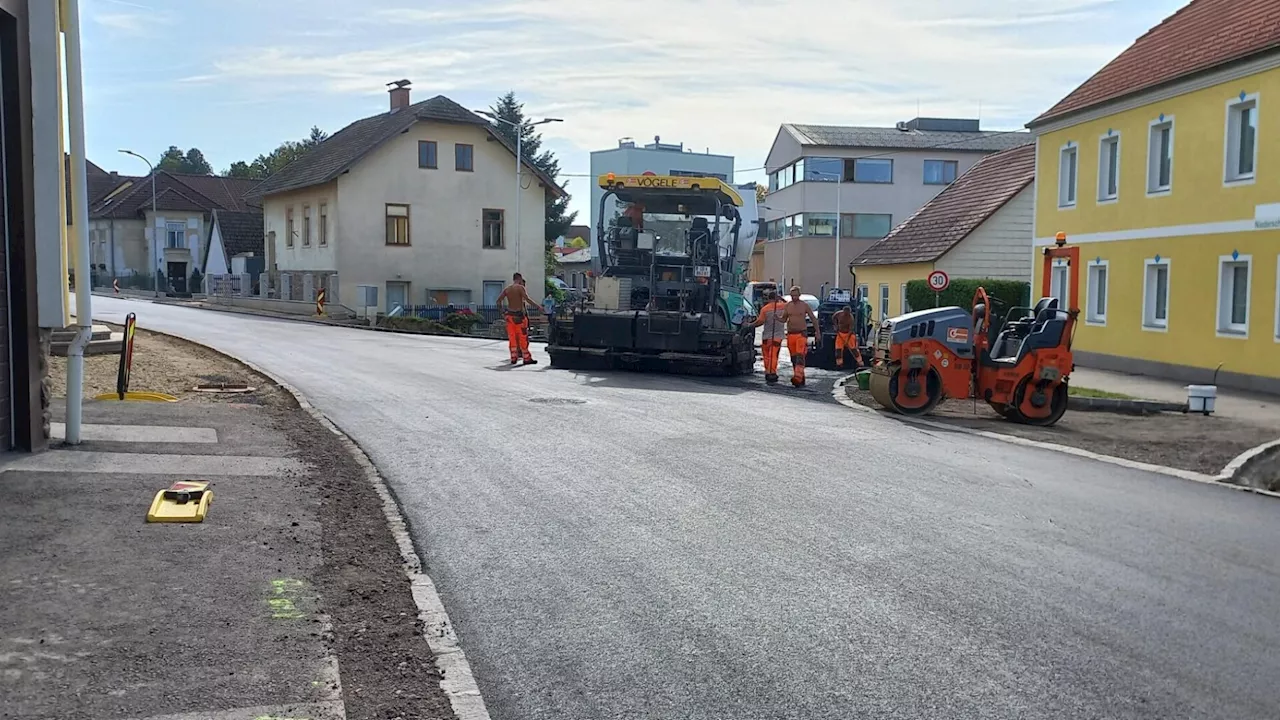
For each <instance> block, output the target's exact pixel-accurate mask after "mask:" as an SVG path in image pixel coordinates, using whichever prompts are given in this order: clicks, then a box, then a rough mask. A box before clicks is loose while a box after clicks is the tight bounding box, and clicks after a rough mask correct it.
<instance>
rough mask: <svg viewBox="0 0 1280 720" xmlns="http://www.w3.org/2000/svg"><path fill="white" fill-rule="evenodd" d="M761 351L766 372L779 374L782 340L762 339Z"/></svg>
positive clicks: (766, 373) (774, 374)
mask: <svg viewBox="0 0 1280 720" xmlns="http://www.w3.org/2000/svg"><path fill="white" fill-rule="evenodd" d="M760 352H761V353H762V354H763V355H764V374H765V375H766V376H768V375H773V376H777V374H778V354H779V353H781V352H782V340H780V339H773V340H771V339H769V338H765V339H764V340H761V341H760Z"/></svg>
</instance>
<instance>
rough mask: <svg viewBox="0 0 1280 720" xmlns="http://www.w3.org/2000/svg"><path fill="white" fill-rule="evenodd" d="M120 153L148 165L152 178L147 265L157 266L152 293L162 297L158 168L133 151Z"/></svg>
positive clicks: (152, 281) (152, 279)
mask: <svg viewBox="0 0 1280 720" xmlns="http://www.w3.org/2000/svg"><path fill="white" fill-rule="evenodd" d="M120 152H122V153H124V154H125V155H132V156H134V157H136V158H138V159H139V160H141V161H142V162H144V163H146V164H147V170H148V174H149V175H150V176H151V222H150V225H151V259H150V260H148V261H147V263H148V264H151V265H155V266H156V267H155V268H154V270H155V272H153V273H152V274H151V291H152V294H153V295H154V296H155V297H160V266H159V264H158V258H157V257H156V256H157V254H158V253H157V252H156V249H157V247H158V246H159V241H158V240H157V239H156V217H157V215H156V168H155V166H154V165H152V164H151V161H150V160H148V159H146V158H145V157H143V156H142V155H139V154H138V153H136V152H134V151H132V150H121V151H120ZM113 262H114V260H113Z"/></svg>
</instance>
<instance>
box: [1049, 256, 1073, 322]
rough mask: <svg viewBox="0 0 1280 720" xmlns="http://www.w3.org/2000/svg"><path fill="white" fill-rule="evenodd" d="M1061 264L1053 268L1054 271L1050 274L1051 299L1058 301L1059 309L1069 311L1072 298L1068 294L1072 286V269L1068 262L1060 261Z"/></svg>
mask: <svg viewBox="0 0 1280 720" xmlns="http://www.w3.org/2000/svg"><path fill="white" fill-rule="evenodd" d="M1058 263H1059V264H1057V265H1054V266H1053V271H1052V272H1051V273H1050V274H1049V297H1053V298H1057V299H1058V307H1059V308H1061V309H1063V310H1067V309H1069V308H1070V307H1071V305H1070V303H1071V297H1070V295H1069V294H1068V292H1069V290H1070V286H1071V268H1070V266H1068V265H1067V264H1066V261H1064V260H1059V261H1058Z"/></svg>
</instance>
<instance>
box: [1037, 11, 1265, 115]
mask: <svg viewBox="0 0 1280 720" xmlns="http://www.w3.org/2000/svg"><path fill="white" fill-rule="evenodd" d="M1275 49H1280V2H1275V0H1192V1H1191V2H1190V3H1189V4H1187V5H1186V6H1185V7H1183V8H1182V9H1181V10H1179V11H1178V12H1176V13H1174V14H1173V15H1171V16H1169V17H1168V18H1166V19H1165V21H1164V22H1162V23H1160V24H1159V25H1157V26H1155V27H1154V28H1152V29H1150V30H1148V31H1147V33H1146V34H1145V35H1143V36H1142V37H1140V38H1138V39H1137V40H1136V41H1134V43H1133V44H1132V45H1130V46H1129V49H1127V50H1125V51H1124V52H1122V53H1120V55H1119V56H1118V57H1116V59H1114V60H1112V61H1111V62H1109V63H1107V64H1106V66H1104V67H1103V68H1102V69H1101V70H1099V71H1098V72H1097V73H1096V74H1094V76H1093V77H1091V78H1089V79H1088V80H1086V81H1085V82H1084V84H1082V85H1081V86H1080V87H1078V88H1076V89H1075V91H1073V92H1072V93H1071V94H1070V95H1067V96H1066V97H1065V98H1063V99H1062V100H1061V101H1059V102H1058V104H1057V105H1054V106H1053V107H1052V108H1050V109H1049V111H1048V112H1046V113H1044V114H1043V115H1041V116H1040V117H1038V118H1036V119H1035V120H1033V121H1031V125H1032V126H1034V125H1037V124H1039V123H1043V122H1045V121H1047V120H1051V119H1053V118H1057V117H1060V116H1062V115H1066V114H1068V113H1072V112H1076V111H1079V110H1084V109H1086V108H1089V107H1093V106H1094V105H1098V104H1101V103H1104V102H1107V101H1108V100H1116V99H1118V98H1120V97H1123V96H1125V95H1130V94H1132V93H1135V92H1138V91H1140V90H1146V89H1149V88H1153V87H1155V86H1157V85H1162V84H1164V83H1167V82H1171V81H1173V80H1177V79H1180V78H1183V77H1186V76H1188V75H1191V74H1194V73H1197V72H1201V71H1204V70H1208V69H1210V68H1213V67H1216V66H1218V65H1223V64H1226V63H1230V62H1233V61H1236V60H1242V59H1244V58H1247V57H1249V56H1252V55H1256V54H1258V53H1261V52H1265V51H1268V50H1275Z"/></svg>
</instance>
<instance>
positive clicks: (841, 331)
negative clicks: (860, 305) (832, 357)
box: [831, 305, 862, 368]
mask: <svg viewBox="0 0 1280 720" xmlns="http://www.w3.org/2000/svg"><path fill="white" fill-rule="evenodd" d="M831 322H833V323H835V326H836V367H837V368H842V367H844V355H845V353H846V352H848V351H850V350H852V351H853V357H854V359H856V360H857V361H858V367H862V351H861V350H859V349H858V334H857V333H856V332H855V331H854V328H853V324H854V318H853V309H852V308H850V307H849V306H848V305H845V306H844V307H842V308H840V311H839V312H837V313H836V314H834V315H832V316H831Z"/></svg>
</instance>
